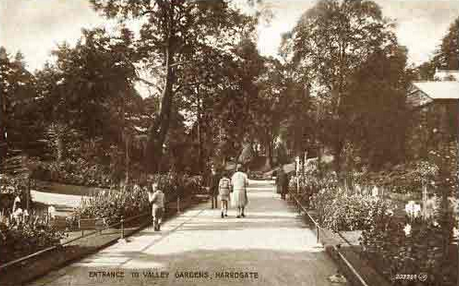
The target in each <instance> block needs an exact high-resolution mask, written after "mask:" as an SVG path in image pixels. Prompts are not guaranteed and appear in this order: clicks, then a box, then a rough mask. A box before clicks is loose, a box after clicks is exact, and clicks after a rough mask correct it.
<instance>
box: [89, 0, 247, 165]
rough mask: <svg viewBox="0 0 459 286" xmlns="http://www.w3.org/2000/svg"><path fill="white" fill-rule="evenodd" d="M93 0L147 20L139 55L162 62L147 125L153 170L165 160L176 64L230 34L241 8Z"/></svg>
mask: <svg viewBox="0 0 459 286" xmlns="http://www.w3.org/2000/svg"><path fill="white" fill-rule="evenodd" d="M91 2H92V4H93V6H94V8H95V9H96V10H97V11H102V12H104V14H105V15H106V16H107V17H109V18H119V19H122V20H128V19H132V18H134V19H138V20H141V21H143V22H144V24H143V26H142V29H141V31H140V39H139V41H138V42H137V51H138V57H139V60H143V61H144V62H146V63H147V64H148V65H149V66H150V67H157V66H158V65H160V66H162V67H163V74H162V76H161V80H162V82H163V84H162V88H161V107H160V111H159V114H158V116H156V118H155V120H154V121H153V122H152V123H151V124H150V126H149V131H148V145H147V166H148V169H149V171H155V170H156V169H157V168H158V165H159V164H160V162H161V157H162V150H163V144H164V142H165V139H166V136H167V133H168V130H169V124H170V118H171V112H172V109H173V98H174V94H175V88H176V85H177V82H178V69H180V68H181V65H183V64H186V62H183V61H182V60H184V59H185V60H186V56H187V55H189V54H190V53H192V52H193V47H195V46H196V45H199V44H206V43H207V44H210V43H211V42H212V38H213V37H214V36H215V35H221V34H229V35H231V34H232V32H233V31H232V28H233V26H234V25H235V23H237V22H238V21H239V19H240V13H239V12H238V11H237V10H235V9H233V8H231V7H230V6H229V4H228V3H227V2H225V1H223V0H216V1H185V0H150V1H149V0H147V1H141V2H139V1H115V0H109V1H102V0H91ZM214 38H215V37H214ZM214 44H215V43H214Z"/></svg>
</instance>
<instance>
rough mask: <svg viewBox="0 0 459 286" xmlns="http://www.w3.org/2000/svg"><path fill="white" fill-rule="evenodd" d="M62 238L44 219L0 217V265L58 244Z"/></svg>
mask: <svg viewBox="0 0 459 286" xmlns="http://www.w3.org/2000/svg"><path fill="white" fill-rule="evenodd" d="M63 237H64V234H63V233H62V232H60V231H57V230H56V229H55V228H54V227H53V226H52V225H50V224H49V223H48V222H47V220H46V219H45V218H40V217H38V216H33V215H30V216H27V215H25V214H24V215H21V216H19V217H17V218H13V217H7V216H4V215H0V264H3V263H6V262H8V261H12V260H14V259H17V258H20V257H23V256H26V255H28V254H31V253H34V252H36V251H39V250H41V249H44V248H47V247H50V246H53V245H56V244H59V242H60V240H61V239H62V238H63Z"/></svg>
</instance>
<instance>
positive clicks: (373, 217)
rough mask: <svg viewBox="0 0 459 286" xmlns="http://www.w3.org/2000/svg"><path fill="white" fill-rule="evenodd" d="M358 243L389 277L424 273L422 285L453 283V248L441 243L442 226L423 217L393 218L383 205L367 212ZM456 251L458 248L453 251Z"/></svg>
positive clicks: (454, 271)
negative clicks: (424, 278)
mask: <svg viewBox="0 0 459 286" xmlns="http://www.w3.org/2000/svg"><path fill="white" fill-rule="evenodd" d="M367 223H368V225H367V228H366V229H365V230H364V231H363V233H362V237H361V244H362V246H363V251H364V254H365V255H366V256H367V257H369V258H370V261H372V262H373V264H374V265H373V266H374V267H375V268H376V269H378V271H380V272H381V273H382V274H384V276H386V277H387V278H388V279H393V278H394V277H396V274H397V273H425V274H427V280H426V282H425V284H423V285H455V283H456V277H457V264H454V263H451V260H452V258H453V257H455V256H457V254H456V255H455V254H454V253H452V252H453V251H454V249H455V248H454V247H451V246H450V245H446V246H445V244H444V235H443V231H442V226H441V225H440V224H438V223H426V222H425V221H423V220H422V219H420V218H418V219H414V220H400V219H395V218H394V217H392V216H391V215H390V214H389V213H387V212H385V210H384V208H383V209H381V210H380V211H379V212H373V213H370V214H369V216H368V219H367ZM456 251H457V250H456Z"/></svg>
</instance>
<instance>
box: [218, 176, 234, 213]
mask: <svg viewBox="0 0 459 286" xmlns="http://www.w3.org/2000/svg"><path fill="white" fill-rule="evenodd" d="M230 192H231V180H230V179H229V178H228V174H227V173H226V172H224V173H223V177H222V178H221V179H220V182H219V183H218V195H219V197H220V205H221V209H222V213H221V217H222V218H224V217H227V216H228V202H229V200H230Z"/></svg>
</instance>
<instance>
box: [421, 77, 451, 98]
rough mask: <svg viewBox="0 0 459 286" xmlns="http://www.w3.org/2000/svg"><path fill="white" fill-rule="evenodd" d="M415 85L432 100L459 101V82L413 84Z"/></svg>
mask: <svg viewBox="0 0 459 286" xmlns="http://www.w3.org/2000/svg"><path fill="white" fill-rule="evenodd" d="M413 85H414V86H415V87H416V88H417V89H419V90H420V91H421V92H423V93H424V94H425V95H427V96H428V97H430V98H432V99H434V100H435V99H459V81H427V82H413Z"/></svg>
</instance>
